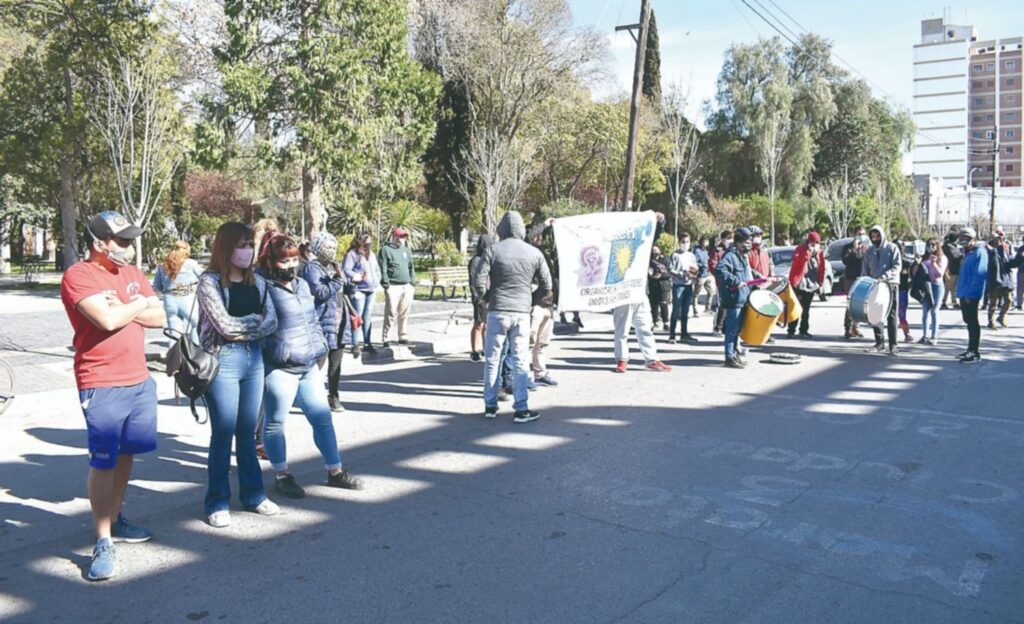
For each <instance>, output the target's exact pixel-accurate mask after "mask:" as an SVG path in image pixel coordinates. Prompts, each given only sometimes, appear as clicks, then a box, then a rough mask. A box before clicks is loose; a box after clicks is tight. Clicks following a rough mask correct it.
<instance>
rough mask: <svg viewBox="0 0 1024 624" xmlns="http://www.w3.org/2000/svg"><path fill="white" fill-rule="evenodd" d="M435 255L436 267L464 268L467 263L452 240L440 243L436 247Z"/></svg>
mask: <svg viewBox="0 0 1024 624" xmlns="http://www.w3.org/2000/svg"><path fill="white" fill-rule="evenodd" d="M434 254H435V257H436V259H437V265H436V266H462V265H463V264H465V263H466V257H465V256H464V255H462V252H461V251H459V248H458V246H457V245H456V244H455V243H453V242H452V241H450V240H442V241H439V242H438V243H437V244H436V245H435V246H434Z"/></svg>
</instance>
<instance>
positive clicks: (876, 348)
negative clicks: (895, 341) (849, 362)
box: [864, 342, 885, 353]
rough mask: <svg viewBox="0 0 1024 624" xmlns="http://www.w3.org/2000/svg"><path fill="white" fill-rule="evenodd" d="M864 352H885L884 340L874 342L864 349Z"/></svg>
mask: <svg viewBox="0 0 1024 624" xmlns="http://www.w3.org/2000/svg"><path fill="white" fill-rule="evenodd" d="M864 352H865V353H885V343H884V342H876V343H875V344H873V345H871V346H870V347H868V348H867V349H864Z"/></svg>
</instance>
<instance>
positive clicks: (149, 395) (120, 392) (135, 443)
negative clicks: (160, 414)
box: [78, 377, 156, 470]
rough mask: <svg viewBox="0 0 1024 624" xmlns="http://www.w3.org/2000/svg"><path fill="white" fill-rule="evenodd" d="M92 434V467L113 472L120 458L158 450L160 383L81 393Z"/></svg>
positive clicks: (150, 379) (90, 458)
mask: <svg viewBox="0 0 1024 624" xmlns="http://www.w3.org/2000/svg"><path fill="white" fill-rule="evenodd" d="M78 400H79V401H81V403H82V412H84V413H85V425H86V427H87V428H88V431H89V465H90V466H92V467H93V468H99V469H101V470H110V469H111V468H113V467H114V466H116V465H117V458H118V456H119V455H137V454H139V453H148V452H149V451H154V450H156V381H154V380H153V378H152V377H150V378H149V379H148V380H146V381H144V382H142V383H140V384H136V385H134V386H114V387H110V388H86V389H85V390H79V391H78Z"/></svg>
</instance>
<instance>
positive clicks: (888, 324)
mask: <svg viewBox="0 0 1024 624" xmlns="http://www.w3.org/2000/svg"><path fill="white" fill-rule="evenodd" d="M881 283H882V284H883V285H885V286H888V287H889V300H890V301H892V305H891V306H889V314H888V315H887V316H886V317H885V328H886V330H888V334H889V350H890V351H894V350H895V349H896V344H897V343H896V315H897V314H898V313H899V308H900V298H899V297H900V293H899V289H898V288H897V287H896V284H885V283H884V282H881ZM975 314H977V313H975ZM872 329H874V330H875V344H883V342H882V328H881V327H873V328H872Z"/></svg>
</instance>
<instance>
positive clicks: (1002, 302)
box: [988, 286, 1013, 325]
mask: <svg viewBox="0 0 1024 624" xmlns="http://www.w3.org/2000/svg"><path fill="white" fill-rule="evenodd" d="M1012 292H1013V289H1011V288H1006V287H1004V286H996V287H995V288H992V289H991V290H990V292H989V295H988V324H989V325H991V324H992V321H993V319H994V318H995V316H996V312H998V313H999V320H1000V321H1005V320H1006V313H1007V312H1009V311H1010V293H1012ZM997 308H998V310H997Z"/></svg>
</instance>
